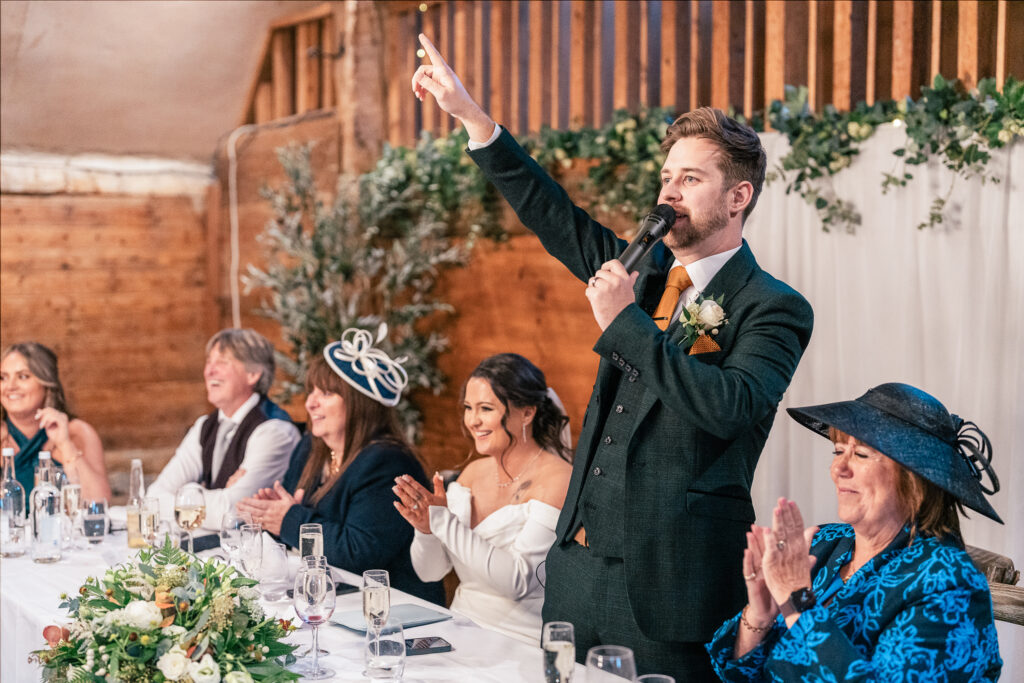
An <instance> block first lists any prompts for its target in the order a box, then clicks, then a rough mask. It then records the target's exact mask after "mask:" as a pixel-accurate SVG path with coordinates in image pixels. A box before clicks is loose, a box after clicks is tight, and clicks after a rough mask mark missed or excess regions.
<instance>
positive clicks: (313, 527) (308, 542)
mask: <svg viewBox="0 0 1024 683" xmlns="http://www.w3.org/2000/svg"><path fill="white" fill-rule="evenodd" d="M323 554H324V528H323V526H322V525H320V524H302V525H300V526H299V557H308V556H309V555H314V556H316V555H323Z"/></svg>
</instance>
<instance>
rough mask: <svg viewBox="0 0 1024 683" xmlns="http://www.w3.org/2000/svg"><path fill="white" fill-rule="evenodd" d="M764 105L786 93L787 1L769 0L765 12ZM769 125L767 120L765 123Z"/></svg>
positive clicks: (779, 98) (766, 105)
mask: <svg viewBox="0 0 1024 683" xmlns="http://www.w3.org/2000/svg"><path fill="white" fill-rule="evenodd" d="M764 45H765V56H764V106H765V107H766V108H767V107H768V106H769V105H770V104H771V103H772V100H781V99H782V97H783V96H784V95H785V85H786V77H785V69H786V2H785V0H768V1H767V2H766V3H765V12H764ZM765 125H766V127H767V122H766V123H765Z"/></svg>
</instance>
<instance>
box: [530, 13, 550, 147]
mask: <svg viewBox="0 0 1024 683" xmlns="http://www.w3.org/2000/svg"><path fill="white" fill-rule="evenodd" d="M528 11H529V13H530V35H529V40H530V62H529V64H530V67H529V79H530V83H529V88H528V90H527V92H528V93H529V108H528V111H527V128H528V129H529V131H530V132H531V133H535V132H537V131H539V130H540V127H541V126H542V125H543V124H545V123H547V121H546V120H545V117H546V115H547V114H548V112H550V111H551V44H552V41H551V14H552V12H551V4H550V3H546V2H544V3H540V2H533V3H530V4H529V5H528Z"/></svg>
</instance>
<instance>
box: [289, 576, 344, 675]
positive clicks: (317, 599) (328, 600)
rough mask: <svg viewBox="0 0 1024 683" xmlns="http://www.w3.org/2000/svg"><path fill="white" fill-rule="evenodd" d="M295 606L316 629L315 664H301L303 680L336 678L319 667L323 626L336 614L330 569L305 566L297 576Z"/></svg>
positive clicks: (332, 672) (329, 671)
mask: <svg viewBox="0 0 1024 683" xmlns="http://www.w3.org/2000/svg"><path fill="white" fill-rule="evenodd" d="M293 595H294V598H293V604H294V605H295V613H296V614H297V615H298V616H299V619H302V621H304V622H306V623H307V624H309V625H310V627H312V629H313V645H312V647H311V652H312V655H313V656H312V662H310V663H309V664H308V665H306V664H305V663H300V665H299V666H298V667H297V668H298V669H299V670H300V671H301V673H302V676H303V678H306V679H309V680H321V679H324V678H331V677H332V676H334V671H332V670H330V669H324V668H321V667H320V644H319V637H318V636H319V628H320V624H323V623H324V622H326V621H327V620H328V619H329V618H330V616H331V614H333V613H334V601H335V595H334V580H333V579H332V578H331V570H330V568H329V567H327V566H326V564H324V565H320V564H318V563H303V564H302V565H300V566H299V571H298V573H297V574H296V575H295V588H294V593H293Z"/></svg>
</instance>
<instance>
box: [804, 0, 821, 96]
mask: <svg viewBox="0 0 1024 683" xmlns="http://www.w3.org/2000/svg"><path fill="white" fill-rule="evenodd" d="M806 28H807V104H808V105H810V107H811V110H812V111H813V110H815V109H819V107H818V0H807V27H806Z"/></svg>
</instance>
